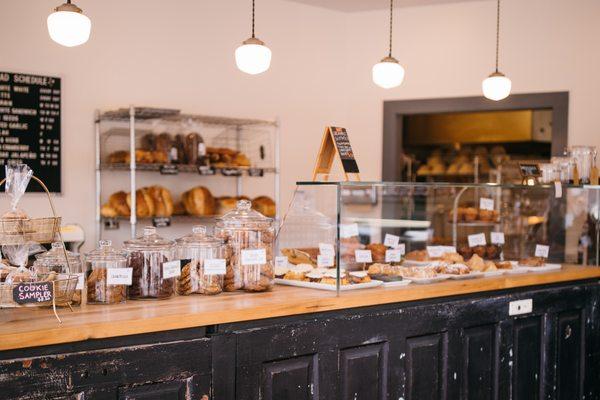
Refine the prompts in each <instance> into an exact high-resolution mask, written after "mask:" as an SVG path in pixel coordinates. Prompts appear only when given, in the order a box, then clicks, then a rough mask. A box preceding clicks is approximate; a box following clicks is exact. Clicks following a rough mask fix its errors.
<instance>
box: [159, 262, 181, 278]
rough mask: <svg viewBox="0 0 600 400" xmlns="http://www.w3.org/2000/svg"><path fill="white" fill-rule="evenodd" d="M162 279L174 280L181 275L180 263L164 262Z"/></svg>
mask: <svg viewBox="0 0 600 400" xmlns="http://www.w3.org/2000/svg"><path fill="white" fill-rule="evenodd" d="M162 270H163V275H162V277H163V279H169V278H175V277H176V276H179V275H181V262H179V260H175V261H169V262H165V263H163V265H162Z"/></svg>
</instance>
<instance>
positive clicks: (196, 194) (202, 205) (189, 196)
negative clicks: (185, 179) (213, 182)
mask: <svg viewBox="0 0 600 400" xmlns="http://www.w3.org/2000/svg"><path fill="white" fill-rule="evenodd" d="M181 201H182V202H183V206H184V207H185V211H186V212H187V213H188V214H190V215H195V216H205V215H214V214H215V210H216V207H215V198H214V197H213V196H212V194H211V193H210V190H208V189H207V188H205V187H204V186H197V187H195V188H192V189H190V190H188V191H187V192H185V193H183V195H182V196H181Z"/></svg>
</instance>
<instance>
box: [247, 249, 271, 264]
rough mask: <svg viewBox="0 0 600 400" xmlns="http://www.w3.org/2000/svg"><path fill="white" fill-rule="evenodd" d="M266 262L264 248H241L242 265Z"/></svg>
mask: <svg viewBox="0 0 600 400" xmlns="http://www.w3.org/2000/svg"><path fill="white" fill-rule="evenodd" d="M266 263H267V252H266V251H265V249H246V250H242V265H258V264H266Z"/></svg>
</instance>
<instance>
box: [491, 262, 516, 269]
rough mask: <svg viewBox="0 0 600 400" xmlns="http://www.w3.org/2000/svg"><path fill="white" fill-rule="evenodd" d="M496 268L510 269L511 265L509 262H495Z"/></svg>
mask: <svg viewBox="0 0 600 400" xmlns="http://www.w3.org/2000/svg"><path fill="white" fill-rule="evenodd" d="M495 264H496V268H498V269H512V268H513V265H512V263H511V262H510V261H496V262H495Z"/></svg>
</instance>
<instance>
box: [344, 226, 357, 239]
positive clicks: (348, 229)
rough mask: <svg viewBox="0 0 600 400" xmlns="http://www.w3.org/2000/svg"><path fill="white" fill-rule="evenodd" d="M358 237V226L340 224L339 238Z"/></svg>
mask: <svg viewBox="0 0 600 400" xmlns="http://www.w3.org/2000/svg"><path fill="white" fill-rule="evenodd" d="M354 236H358V224H342V225H340V237H341V238H349V237H354Z"/></svg>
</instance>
